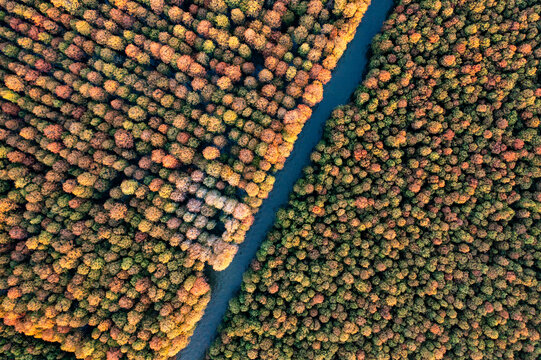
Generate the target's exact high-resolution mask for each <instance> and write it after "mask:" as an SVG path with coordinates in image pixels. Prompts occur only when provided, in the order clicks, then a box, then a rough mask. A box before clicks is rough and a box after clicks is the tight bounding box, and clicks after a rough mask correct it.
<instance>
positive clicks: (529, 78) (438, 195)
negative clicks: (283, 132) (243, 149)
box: [208, 0, 541, 360]
mask: <svg viewBox="0 0 541 360" xmlns="http://www.w3.org/2000/svg"><path fill="white" fill-rule="evenodd" d="M539 14H541V5H540V4H539V3H538V2H536V1H492V0H490V1H414V0H402V1H399V2H398V3H397V5H396V7H395V9H394V10H393V12H392V14H391V15H390V17H389V19H388V20H387V21H386V23H385V25H384V27H383V29H382V32H381V34H379V35H378V36H377V37H376V38H375V39H374V42H373V48H372V51H373V54H372V57H371V60H370V65H369V71H368V73H367V76H366V79H365V80H364V81H363V83H362V84H360V86H359V87H358V89H357V90H356V92H355V94H354V95H353V97H352V100H351V102H350V103H349V104H347V105H345V106H342V107H339V108H337V109H336V110H335V111H334V112H333V114H332V116H331V117H330V119H329V120H328V122H327V124H326V130H325V134H324V137H323V139H322V141H321V142H320V143H319V145H318V146H317V148H316V149H315V151H314V152H313V153H312V156H311V160H312V162H311V164H310V166H308V167H306V168H305V170H304V176H303V178H302V179H300V180H299V181H298V182H297V184H296V186H295V190H294V193H293V194H292V195H291V198H290V201H289V204H288V206H287V207H285V208H284V209H282V210H280V211H279V212H278V216H277V220H276V224H275V226H274V229H273V230H272V231H271V232H270V233H269V235H268V237H267V239H266V240H265V242H264V243H263V245H262V247H261V248H260V250H259V252H258V254H257V258H256V259H254V260H253V262H252V264H251V267H250V269H249V270H248V271H247V272H246V274H245V275H244V282H243V285H242V290H241V292H240V294H239V295H238V296H237V297H236V298H234V299H232V300H231V301H230V305H229V310H228V313H227V315H226V318H225V320H224V323H223V325H222V328H221V330H220V334H219V338H218V339H217V340H216V342H215V343H214V345H213V346H212V347H211V349H210V351H209V355H208V359H210V360H225V359H232V360H241V359H242V360H244V359H261V360H271V359H272V360H277V359H299V360H300V359H303V360H304V359H317V360H326V359H333V360H334V359H336V360H338V359H340V360H362V359H367V360H368V359H370V360H372V359H373V360H376V359H378V360H379V359H419V360H425V359H475V360H481V359H531V360H535V359H539V357H540V356H541V343H540V339H539V338H540V333H539V332H540V321H541V304H540V302H539V293H540V290H541V283H540V282H539V276H540V271H539V270H540V265H541V246H540V239H541V129H540V118H539V116H540V113H541V86H540V82H539V62H540V59H541V48H540V46H539V44H540V40H541V38H540V36H539V29H540V21H539Z"/></svg>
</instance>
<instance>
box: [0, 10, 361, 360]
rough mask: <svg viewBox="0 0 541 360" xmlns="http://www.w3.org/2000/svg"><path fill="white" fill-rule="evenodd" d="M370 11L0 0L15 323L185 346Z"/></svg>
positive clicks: (10, 295) (7, 229) (85, 345)
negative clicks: (208, 272) (210, 272)
mask: <svg viewBox="0 0 541 360" xmlns="http://www.w3.org/2000/svg"><path fill="white" fill-rule="evenodd" d="M367 4H368V1H367V0H347V1H337V2H335V3H333V4H331V3H329V4H328V5H325V6H324V5H323V4H322V3H320V1H319V0H317V1H315V0H314V1H297V0H294V1H288V0H284V1H271V2H269V1H263V0H242V1H236V0H232V1H230V0H226V1H223V0H212V1H203V0H195V1H182V0H171V1H162V0H150V1H147V0H144V1H143V0H137V1H131V0H111V1H106V2H100V1H94V0H79V1H75V0H72V1H70V0H58V1H56V0H55V1H52V2H51V1H45V0H16V1H13V0H0V109H1V111H0V318H1V319H2V320H3V321H4V323H5V324H6V326H9V327H10V329H14V330H15V331H17V332H18V333H20V334H24V335H26V336H28V337H34V338H36V339H38V340H40V341H45V342H55V343H59V344H60V345H59V347H60V349H61V350H63V351H65V352H68V353H72V354H74V356H75V357H76V358H79V359H96V360H102V359H107V360H117V359H134V360H140V359H144V360H150V359H152V360H160V359H167V358H169V357H171V356H174V355H175V354H176V353H177V352H178V351H179V350H180V349H182V348H184V347H185V346H186V344H187V343H188V341H189V338H190V336H191V334H192V333H193V330H194V327H195V325H196V323H197V322H198V320H199V319H200V318H201V316H202V314H203V312H204V310H205V307H206V305H207V303H208V301H209V299H210V286H209V284H208V282H207V280H206V279H205V276H204V275H203V269H204V267H205V266H206V265H208V266H211V267H213V268H214V269H215V270H222V269H224V268H226V267H227V266H228V265H229V263H230V262H231V261H232V259H233V257H234V256H235V254H236V252H237V247H238V244H240V243H241V242H242V241H243V240H244V236H245V234H246V231H247V230H248V229H249V227H250V226H251V224H252V222H253V220H254V216H253V215H254V213H255V212H256V211H257V209H258V208H259V207H260V205H261V203H262V201H263V199H265V198H266V197H267V196H268V194H269V192H270V191H271V189H272V186H273V184H274V178H273V174H274V173H275V172H276V171H277V170H279V169H281V168H282V166H283V164H284V162H285V160H286V158H287V156H288V155H289V154H290V152H291V150H292V148H293V144H294V142H295V140H296V138H297V135H298V134H299V133H300V131H301V129H302V126H303V125H304V123H305V122H306V120H307V119H308V118H309V116H310V114H311V107H312V106H314V105H315V104H316V103H317V102H319V101H320V100H321V97H322V89H323V84H325V83H326V82H328V81H329V79H330V74H331V70H332V69H333V68H334V66H335V65H336V62H337V60H338V58H339V57H340V56H341V54H342V53H343V51H344V50H345V47H346V44H347V43H348V42H349V41H350V40H351V38H352V37H353V34H354V32H355V28H356V26H357V25H358V23H359V21H360V20H361V17H362V15H363V14H364V12H365V10H366V7H367ZM44 356H46V355H44ZM16 358H17V359H21V360H22V359H25V358H24V357H19V356H18V355H17V356H16ZM47 360H48V359H47Z"/></svg>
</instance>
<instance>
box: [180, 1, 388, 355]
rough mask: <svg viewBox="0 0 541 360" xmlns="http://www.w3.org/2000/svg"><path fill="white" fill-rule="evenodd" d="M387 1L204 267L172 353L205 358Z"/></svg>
mask: <svg viewBox="0 0 541 360" xmlns="http://www.w3.org/2000/svg"><path fill="white" fill-rule="evenodd" d="M392 5H393V0H372V3H371V4H370V6H369V7H368V10H367V11H366V13H365V15H364V17H363V19H362V21H361V24H360V25H359V27H358V28H357V32H356V34H355V37H354V39H353V40H352V41H351V42H350V44H349V45H348V48H347V50H346V52H345V53H344V55H343V56H342V58H341V59H340V61H339V62H338V66H337V67H336V69H335V70H334V71H333V76H332V79H331V81H330V82H329V83H328V84H327V85H326V86H325V89H324V95H323V100H322V102H321V103H320V104H319V105H318V106H317V107H316V108H315V109H314V111H313V114H312V117H311V118H310V119H309V120H308V121H307V122H306V124H305V126H304V128H303V130H302V132H301V134H300V135H299V138H298V139H297V141H296V143H295V147H294V149H293V151H292V153H291V155H290V156H289V157H288V159H287V161H286V163H285V165H284V168H283V170H281V171H279V172H278V173H277V174H276V181H275V184H274V188H273V190H272V191H271V192H270V194H269V197H268V199H266V200H265V201H264V202H263V205H262V206H261V208H260V209H259V212H258V213H257V214H256V216H255V221H254V224H253V225H252V227H251V228H250V230H249V231H248V233H247V235H246V239H245V241H244V243H242V244H241V245H240V247H239V251H238V253H237V255H236V256H235V258H234V260H233V261H232V262H231V264H230V265H229V267H228V268H227V269H225V270H223V271H219V272H218V271H213V270H209V271H208V273H207V275H208V277H209V281H210V284H211V288H212V298H211V300H210V303H209V304H208V307H207V309H206V311H205V315H204V316H203V318H202V319H201V320H200V321H199V323H198V324H197V327H196V329H195V333H194V335H193V336H192V338H191V341H190V344H189V345H188V346H187V347H186V348H185V349H184V350H182V351H181V352H180V353H179V354H178V355H177V359H178V360H202V359H204V357H205V354H206V351H207V349H208V348H209V347H210V345H211V344H212V342H213V341H214V339H215V337H216V335H217V332H218V326H219V325H220V323H221V321H222V319H223V317H224V315H225V313H226V311H227V307H228V304H229V300H230V299H231V298H232V297H233V296H235V295H236V294H237V293H238V291H239V289H240V286H241V283H242V275H243V274H244V272H245V271H246V269H247V268H248V266H249V265H250V262H251V261H252V259H253V258H254V257H255V254H256V252H257V250H258V249H259V247H260V245H261V243H262V242H263V240H264V239H265V237H266V234H267V232H268V231H269V230H270V228H271V227H272V225H273V223H274V219H275V216H276V212H277V211H278V209H280V208H281V207H283V206H285V205H286V204H287V201H288V198H289V194H290V193H291V191H292V189H293V185H294V184H295V182H296V181H297V180H298V179H299V178H300V177H301V175H302V169H303V168H304V167H305V166H306V165H308V164H309V162H310V154H311V153H312V150H313V149H314V147H315V146H316V144H317V143H318V142H319V141H320V139H321V137H322V134H323V128H324V125H325V122H326V120H327V119H328V118H329V116H330V114H331V112H332V111H333V110H334V109H335V108H336V107H337V106H339V105H342V104H345V103H347V102H348V100H349V99H350V96H351V94H352V93H353V92H354V90H355V89H356V87H357V86H358V85H359V83H360V82H361V80H362V78H363V76H364V74H365V69H366V68H367V62H368V59H369V55H370V51H369V50H370V44H371V42H372V38H373V37H374V36H375V35H376V34H377V33H378V32H379V31H380V28H381V26H382V24H383V22H384V21H385V19H386V18H387V14H388V13H389V11H390V9H391V7H392Z"/></svg>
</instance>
